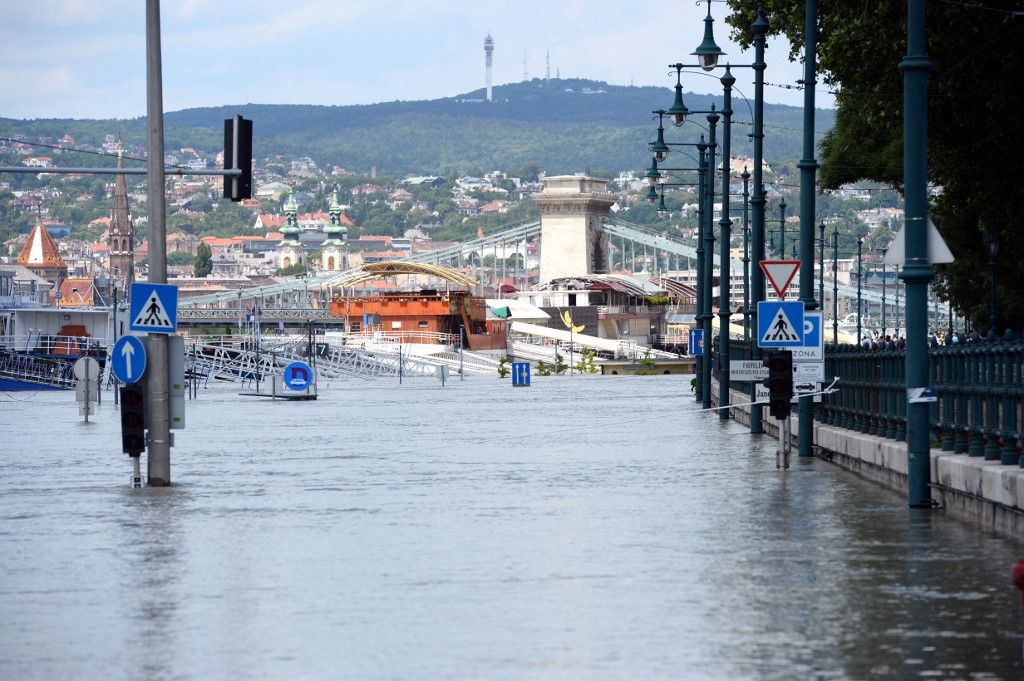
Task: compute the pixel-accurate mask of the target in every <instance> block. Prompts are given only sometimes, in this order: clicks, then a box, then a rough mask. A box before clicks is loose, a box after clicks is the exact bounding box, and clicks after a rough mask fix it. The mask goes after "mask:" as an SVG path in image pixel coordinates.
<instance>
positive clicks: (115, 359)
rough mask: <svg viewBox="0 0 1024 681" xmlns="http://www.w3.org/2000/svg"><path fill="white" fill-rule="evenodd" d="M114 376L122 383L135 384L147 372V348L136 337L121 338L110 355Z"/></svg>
mask: <svg viewBox="0 0 1024 681" xmlns="http://www.w3.org/2000/svg"><path fill="white" fill-rule="evenodd" d="M110 361H111V364H112V366H113V369H114V375H115V376H117V380H119V381H121V382H122V383H135V382H136V381H138V380H139V379H140V378H142V374H143V373H145V371H146V347H145V346H144V345H143V344H142V341H141V340H139V339H138V338H136V337H135V336H121V337H120V338H118V339H117V342H116V343H114V349H113V351H112V352H111V353H110Z"/></svg>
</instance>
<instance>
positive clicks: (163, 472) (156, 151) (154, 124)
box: [146, 0, 171, 487]
mask: <svg viewBox="0 0 1024 681" xmlns="http://www.w3.org/2000/svg"><path fill="white" fill-rule="evenodd" d="M162 83H163V80H162V67H161V58H160V0H146V122H147V128H148V130H149V144H148V147H147V154H146V157H147V166H148V169H149V173H148V177H149V201H148V204H149V281H150V282H151V283H155V284H166V283H167V237H166V231H167V230H166V224H165V218H166V202H165V200H166V197H165V194H164V191H165V188H164V100H163V84H162ZM167 345H168V343H167V336H166V335H165V334H150V337H149V350H148V355H149V371H148V372H147V373H148V380H147V381H146V385H147V389H146V391H147V394H146V398H147V409H148V414H149V419H148V421H149V443H148V445H149V446H148V451H149V454H148V459H147V478H148V480H147V484H148V485H150V486H154V487H165V486H167V485H170V484H171V417H170V396H169V391H168V380H167V374H168V367H167Z"/></svg>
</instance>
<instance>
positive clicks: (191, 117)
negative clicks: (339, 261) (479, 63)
mask: <svg viewBox="0 0 1024 681" xmlns="http://www.w3.org/2000/svg"><path fill="white" fill-rule="evenodd" d="M737 85H739V86H740V87H741V89H742V90H743V92H745V93H747V92H751V93H752V86H750V85H749V84H744V83H742V82H741V83H738V84H737ZM482 99H483V91H482V90H477V91H475V92H470V93H466V94H464V95H459V96H455V97H448V98H444V99H437V100H431V101H414V102H402V101H398V102H384V103H380V104H372V105H363V106H309V105H277V104H245V105H241V106H223V107H216V108H197V109H186V110H183V111H175V112H169V113H168V114H167V115H166V119H165V126H166V140H167V141H166V147H167V148H168V149H176V148H180V147H195V148H198V149H202V150H205V151H208V152H213V151H216V150H217V149H219V148H220V147H221V145H222V135H223V133H222V126H223V120H224V119H225V118H228V117H230V116H232V115H234V114H236V113H240V114H242V115H243V116H245V117H246V118H251V119H252V120H253V121H254V135H255V140H254V146H255V156H256V158H257V159H264V158H268V157H273V156H276V155H284V156H285V157H296V156H309V157H311V158H313V159H314V160H316V161H317V162H318V163H320V164H321V165H328V166H329V165H340V166H342V167H344V168H346V169H349V170H352V171H355V172H366V171H368V170H369V168H370V167H371V166H376V167H377V168H378V169H379V170H380V171H381V172H386V173H389V174H393V175H402V174H409V173H438V174H452V173H459V172H468V171H471V170H474V169H480V170H492V169H496V170H504V171H508V172H513V171H515V170H517V169H518V168H520V167H522V166H523V165H524V164H526V163H528V162H536V163H538V164H539V166H540V167H541V169H543V170H545V171H547V172H548V173H571V172H577V171H590V172H593V173H601V174H610V173H617V172H618V171H621V170H638V169H641V168H644V167H646V166H647V164H648V162H649V159H648V154H647V149H646V145H647V143H648V142H649V141H651V140H653V139H654V134H655V128H656V126H657V123H656V120H655V119H656V117H654V116H652V115H651V110H652V109H656V108H662V107H668V106H669V105H670V104H671V102H672V90H671V89H670V88H668V87H665V88H656V87H625V86H616V85H608V84H606V83H602V82H597V81H587V80H551V81H546V82H545V81H542V80H539V79H534V80H532V81H528V82H521V83H515V84H510V85H504V86H499V87H496V88H495V89H494V99H495V101H494V102H492V103H486V102H483V101H482ZM473 100H477V101H473ZM686 103H687V106H688V107H689V108H690V109H694V110H706V109H708V108H710V106H711V105H712V103H717V105H718V106H720V103H721V100H720V98H711V97H708V96H704V95H694V94H689V95H687V96H686ZM734 107H735V115H734V127H733V152H734V154H737V155H739V154H747V155H750V153H751V152H750V143H749V139H748V135H749V133H750V125H749V123H750V118H751V107H750V106H748V105H747V103H746V101H745V100H744V99H743V98H742V97H740V96H739V95H738V94H734ZM693 118H694V120H693V121H692V122H688V123H687V124H686V125H685V126H684V127H683V128H681V129H678V130H676V129H672V128H671V126H669V128H670V129H669V130H667V131H666V139H667V140H668V141H683V142H693V141H696V140H697V137H698V136H699V135H700V133H701V132H702V130H701V127H700V124H702V123H704V121H703V116H694V117H693ZM801 120H802V119H801V112H800V109H799V108H797V107H790V106H783V105H766V106H765V121H766V135H765V158H766V160H768V161H769V162H771V163H780V162H782V163H786V162H792V161H795V160H796V159H798V158H799V157H800V148H801V143H800V139H801ZM832 121H833V112H832V111H830V110H822V111H820V112H819V115H818V124H817V127H818V129H819V130H820V131H825V130H827V129H828V128H829V127H831V125H832ZM719 127H721V126H719ZM67 133H70V134H71V135H72V136H74V137H75V139H76V140H77V141H78V142H79V143H80V144H88V145H91V146H92V145H98V144H99V143H100V142H102V140H103V137H104V136H105V135H106V134H114V135H115V136H117V137H118V138H119V139H121V140H122V142H124V144H125V146H126V148H131V147H132V146H133V145H143V144H144V143H145V119H144V118H136V119H127V120H114V119H111V120H68V119H39V120H32V121H23V120H13V119H0V135H3V136H6V137H13V136H25V137H26V138H28V139H32V138H35V137H39V136H45V137H50V138H53V139H58V138H60V137H61V136H63V135H64V134H67Z"/></svg>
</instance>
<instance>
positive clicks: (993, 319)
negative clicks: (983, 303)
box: [988, 234, 999, 339]
mask: <svg viewBox="0 0 1024 681" xmlns="http://www.w3.org/2000/svg"><path fill="white" fill-rule="evenodd" d="M998 254H999V237H998V236H997V235H995V234H991V235H989V237H988V279H989V287H988V288H989V294H990V298H989V307H990V313H989V319H988V336H989V338H993V339H994V338H996V336H997V335H998V334H999V329H998V328H997V326H996V325H997V323H998V321H999V315H998V314H997V313H996V256H997V255H998Z"/></svg>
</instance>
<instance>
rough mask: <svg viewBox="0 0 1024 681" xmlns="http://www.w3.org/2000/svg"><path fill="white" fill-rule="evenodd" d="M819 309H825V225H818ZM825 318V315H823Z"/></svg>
mask: <svg viewBox="0 0 1024 681" xmlns="http://www.w3.org/2000/svg"><path fill="white" fill-rule="evenodd" d="M818 307H819V309H822V310H824V308H825V223H824V222H822V223H821V224H819V225H818ZM823 316H824V315H823Z"/></svg>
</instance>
